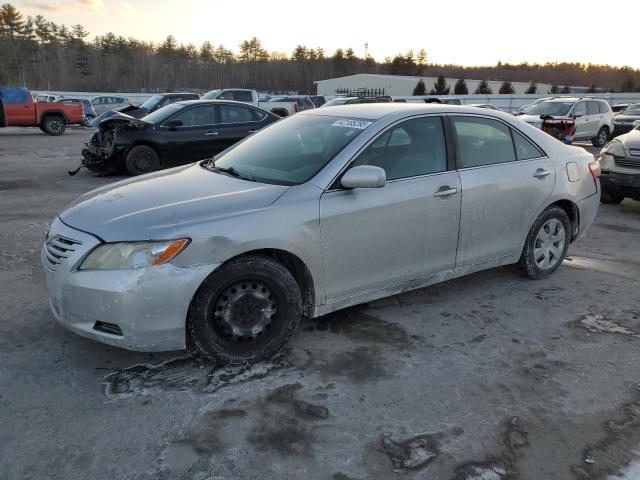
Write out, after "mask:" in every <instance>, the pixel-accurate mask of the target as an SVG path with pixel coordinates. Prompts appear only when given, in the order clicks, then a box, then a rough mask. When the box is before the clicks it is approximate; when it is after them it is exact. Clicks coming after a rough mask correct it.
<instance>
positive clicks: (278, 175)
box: [203, 114, 373, 185]
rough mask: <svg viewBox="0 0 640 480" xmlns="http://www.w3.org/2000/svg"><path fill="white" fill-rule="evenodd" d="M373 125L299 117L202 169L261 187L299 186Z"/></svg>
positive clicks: (263, 132)
mask: <svg viewBox="0 0 640 480" xmlns="http://www.w3.org/2000/svg"><path fill="white" fill-rule="evenodd" d="M372 123H373V121H371V120H362V119H355V118H344V117H335V116H325V115H300V114H298V115H294V116H291V117H288V118H286V119H284V120H280V121H279V122H277V123H274V124H273V125H271V126H269V127H267V128H265V129H262V130H260V131H259V132H258V133H256V134H255V135H252V136H250V137H248V138H247V139H246V140H244V141H243V142H241V143H239V144H237V145H236V146H235V147H233V148H231V149H229V150H226V151H225V152H222V153H221V154H219V155H218V156H216V157H214V158H213V162H212V161H208V162H205V163H203V165H204V166H206V167H207V168H210V169H213V170H215V169H216V168H219V169H221V170H223V169H224V170H231V171H232V172H233V173H236V174H237V176H242V177H245V178H253V179H255V180H256V181H258V182H262V183H272V184H277V185H298V184H300V183H304V182H306V181H307V180H309V179H310V178H312V177H313V176H314V175H315V174H316V173H318V172H319V171H320V170H321V169H322V168H323V167H324V166H325V165H326V164H327V163H329V161H330V160H331V159H333V157H335V156H336V155H337V154H338V153H339V152H340V151H341V150H342V149H343V148H344V147H345V146H346V145H347V144H349V143H350V142H351V141H353V139H354V138H356V137H357V136H358V135H359V134H360V133H362V131H363V130H364V129H366V128H367V127H368V126H369V125H371V124H372ZM214 162H215V163H214Z"/></svg>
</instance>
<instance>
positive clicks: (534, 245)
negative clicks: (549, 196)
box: [520, 207, 571, 280]
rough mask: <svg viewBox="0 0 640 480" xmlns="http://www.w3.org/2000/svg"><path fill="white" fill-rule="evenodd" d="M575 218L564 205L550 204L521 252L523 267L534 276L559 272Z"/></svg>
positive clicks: (532, 277)
mask: <svg viewBox="0 0 640 480" xmlns="http://www.w3.org/2000/svg"><path fill="white" fill-rule="evenodd" d="M570 235H571V222H570V221H569V217H568V216H567V213H566V212H565V211H564V210H563V209H562V208H560V207H549V208H547V209H546V210H545V211H544V212H542V213H541V214H540V216H539V217H538V218H537V219H536V221H535V222H534V224H533V226H532V227H531V230H529V234H528V235H527V240H526V242H525V245H524V248H523V250H522V255H521V256H520V267H521V268H522V270H523V271H524V273H525V275H526V276H527V277H529V278H531V279H533V280H537V279H539V278H545V277H548V276H549V275H551V274H552V273H553V272H555V271H556V270H557V269H558V267H559V266H560V264H561V263H562V261H563V260H564V257H565V256H566V254H567V250H568V248H569V241H570Z"/></svg>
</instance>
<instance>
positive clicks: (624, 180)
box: [600, 170, 640, 199]
mask: <svg viewBox="0 0 640 480" xmlns="http://www.w3.org/2000/svg"><path fill="white" fill-rule="evenodd" d="M600 182H601V183H602V189H603V190H608V191H610V192H612V193H614V194H616V195H622V196H624V197H630V198H634V199H640V170H638V174H637V175H632V174H628V173H618V172H612V171H611V170H603V171H602V176H601V177H600Z"/></svg>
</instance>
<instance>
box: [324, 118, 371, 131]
mask: <svg viewBox="0 0 640 480" xmlns="http://www.w3.org/2000/svg"><path fill="white" fill-rule="evenodd" d="M372 123H373V122H368V121H366V120H356V119H351V118H343V119H341V120H336V121H335V122H333V123H332V124H331V126H333V127H347V128H357V129H359V130H364V129H365V128H367V127H368V126H369V125H371V124H372Z"/></svg>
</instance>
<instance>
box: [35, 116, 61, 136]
mask: <svg viewBox="0 0 640 480" xmlns="http://www.w3.org/2000/svg"><path fill="white" fill-rule="evenodd" d="M66 129H67V122H65V121H64V118H62V117H61V116H59V115H50V116H48V117H45V119H44V120H42V123H41V124H40V130H42V131H43V132H44V133H46V134H47V135H51V136H52V137H57V136H58V135H62V134H63V133H64V131H65V130H66Z"/></svg>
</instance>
